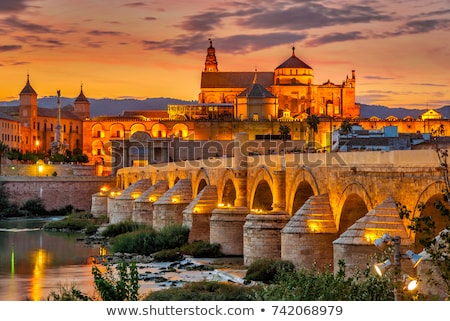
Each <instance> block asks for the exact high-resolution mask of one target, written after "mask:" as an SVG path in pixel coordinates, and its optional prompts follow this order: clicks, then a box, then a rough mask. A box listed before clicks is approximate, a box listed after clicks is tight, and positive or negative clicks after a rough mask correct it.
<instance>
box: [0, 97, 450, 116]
mask: <svg viewBox="0 0 450 321" xmlns="http://www.w3.org/2000/svg"><path fill="white" fill-rule="evenodd" d="M74 101H75V98H67V97H61V106H63V107H64V106H73V103H74ZM89 101H90V103H91V117H96V116H119V115H121V114H122V113H123V112H124V111H131V110H133V111H134V110H167V105H186V104H196V103H197V102H196V101H188V100H181V99H176V98H166V97H159V98H147V99H144V100H138V99H132V98H130V99H110V98H102V99H93V98H90V99H89ZM18 105H19V102H18V100H12V101H0V111H1V107H2V106H18ZM38 105H39V107H44V108H56V106H57V98H56V97H42V98H39V99H38ZM435 110H436V111H437V112H439V113H441V114H442V116H443V117H444V118H450V105H447V106H442V107H440V108H438V109H435ZM425 111H426V109H408V108H392V107H387V106H379V105H367V104H361V118H369V117H371V116H376V117H379V118H381V119H385V118H386V117H388V116H395V117H397V118H399V119H403V118H405V117H406V116H411V117H413V118H418V117H419V116H420V115H421V114H422V113H424V112H425Z"/></svg>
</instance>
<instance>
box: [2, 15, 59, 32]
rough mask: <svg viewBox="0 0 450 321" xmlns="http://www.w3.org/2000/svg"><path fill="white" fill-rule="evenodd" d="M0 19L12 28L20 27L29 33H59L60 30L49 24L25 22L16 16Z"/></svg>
mask: <svg viewBox="0 0 450 321" xmlns="http://www.w3.org/2000/svg"><path fill="white" fill-rule="evenodd" d="M2 21H3V23H5V24H6V25H8V26H9V27H10V28H12V29H21V30H25V31H27V32H30V33H61V32H60V31H57V30H54V29H52V28H51V27H50V26H44V25H38V24H35V23H31V22H27V21H25V20H21V19H19V18H18V17H16V16H12V17H9V18H6V19H3V20H2Z"/></svg>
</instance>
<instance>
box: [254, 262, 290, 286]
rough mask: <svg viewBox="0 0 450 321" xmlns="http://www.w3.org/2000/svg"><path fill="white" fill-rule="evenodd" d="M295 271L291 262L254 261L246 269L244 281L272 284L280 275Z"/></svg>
mask: <svg viewBox="0 0 450 321" xmlns="http://www.w3.org/2000/svg"><path fill="white" fill-rule="evenodd" d="M293 271H295V266H294V264H293V263H292V262H290V261H286V260H276V259H267V258H264V259H258V260H255V262H253V263H252V264H251V265H250V266H249V267H248V269H247V273H246V275H245V280H246V281H261V282H264V283H267V284H269V283H273V282H274V281H275V280H276V278H277V277H278V276H279V275H280V274H281V273H285V272H288V273H291V272H293Z"/></svg>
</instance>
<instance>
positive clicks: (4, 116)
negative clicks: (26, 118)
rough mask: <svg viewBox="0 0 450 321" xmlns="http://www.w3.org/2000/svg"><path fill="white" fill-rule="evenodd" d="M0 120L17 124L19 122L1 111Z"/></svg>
mask: <svg viewBox="0 0 450 321" xmlns="http://www.w3.org/2000/svg"><path fill="white" fill-rule="evenodd" d="M0 119H5V120H12V121H17V122H18V121H19V120H18V119H17V118H15V117H13V116H11V115H9V114H7V113H4V112H1V111H0Z"/></svg>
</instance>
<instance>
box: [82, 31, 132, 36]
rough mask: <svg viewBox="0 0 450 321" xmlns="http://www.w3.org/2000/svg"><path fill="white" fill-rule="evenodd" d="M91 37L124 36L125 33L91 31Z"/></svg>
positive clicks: (89, 33)
mask: <svg viewBox="0 0 450 321" xmlns="http://www.w3.org/2000/svg"><path fill="white" fill-rule="evenodd" d="M88 35H91V36H114V37H115V36H124V35H126V34H125V33H123V32H121V31H102V30H91V31H89V32H88Z"/></svg>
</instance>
